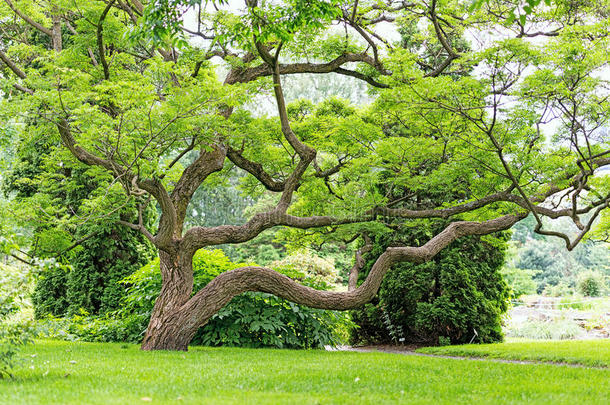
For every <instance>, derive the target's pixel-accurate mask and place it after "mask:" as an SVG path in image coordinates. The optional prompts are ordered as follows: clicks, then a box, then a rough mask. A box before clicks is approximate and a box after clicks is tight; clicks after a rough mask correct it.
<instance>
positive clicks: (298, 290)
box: [142, 214, 525, 350]
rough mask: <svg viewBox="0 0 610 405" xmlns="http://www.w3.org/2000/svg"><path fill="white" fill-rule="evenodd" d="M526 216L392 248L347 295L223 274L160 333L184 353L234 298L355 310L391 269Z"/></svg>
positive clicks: (262, 271) (262, 276) (279, 277)
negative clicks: (254, 295)
mask: <svg viewBox="0 0 610 405" xmlns="http://www.w3.org/2000/svg"><path fill="white" fill-rule="evenodd" d="M524 217H525V214H521V215H506V216H503V217H500V218H497V219H492V220H489V221H485V222H470V221H461V222H453V223H451V224H450V225H448V226H447V227H446V228H445V229H444V230H443V231H442V232H441V233H439V234H438V235H436V236H435V237H434V238H432V239H430V240H429V241H428V242H427V243H426V244H425V245H423V246H420V247H390V248H387V249H386V251H385V252H384V253H382V254H381V255H380V256H379V258H378V259H377V261H376V262H375V264H374V265H373V267H372V268H371V271H370V273H369V275H368V276H367V278H366V280H365V281H364V282H363V283H362V284H361V285H360V286H359V287H358V288H356V289H353V290H350V291H347V292H337V291H320V290H315V289H313V288H310V287H306V286H304V285H302V284H300V283H298V282H296V281H294V280H292V279H291V278H289V277H287V276H285V275H283V274H280V273H278V272H276V271H274V270H272V269H269V268H265V267H255V266H249V267H242V268H239V269H235V270H232V271H228V272H225V273H222V274H220V275H218V276H217V277H216V278H214V279H213V280H212V281H210V283H209V284H208V285H206V286H205V287H204V288H203V289H201V290H199V291H198V292H197V293H196V294H195V295H194V296H193V297H192V298H191V299H189V300H188V301H187V302H186V303H185V304H184V305H182V306H181V307H180V308H177V309H176V310H175V311H174V312H173V314H174V315H173V316H175V317H176V318H177V322H176V325H180V326H179V327H178V328H179V329H178V330H176V329H172V328H168V330H167V331H159V332H160V333H161V334H163V333H168V334H171V335H172V336H176V335H177V336H181V337H182V338H183V339H185V342H186V343H183V342H180V341H177V342H176V343H177V347H175V349H181V350H185V349H186V345H187V344H188V342H189V341H190V339H191V338H192V336H193V335H194V334H195V333H196V332H197V329H198V328H199V327H201V326H203V325H205V323H206V322H207V321H208V320H209V319H210V318H211V317H212V316H213V315H214V314H215V313H216V312H218V311H219V310H220V309H221V308H222V307H224V306H225V305H226V304H227V303H228V302H229V301H231V299H233V297H235V296H237V295H239V294H241V293H244V292H248V291H259V292H264V293H269V294H273V295H275V296H278V297H280V298H284V299H287V300H289V301H292V302H295V303H297V304H301V305H306V306H309V307H313V308H323V309H333V310H347V309H352V308H356V307H358V306H360V305H363V304H365V303H366V302H368V301H370V300H371V299H372V298H373V297H374V296H375V294H376V293H377V291H378V290H379V286H380V285H381V282H382V280H383V276H384V275H385V273H386V272H387V271H388V270H389V269H390V268H391V266H392V265H394V264H396V263H398V262H403V261H412V262H418V263H422V262H425V261H428V260H430V259H431V258H433V257H434V256H435V255H436V254H438V252H440V251H441V250H442V249H444V248H445V247H447V246H448V245H449V244H450V243H452V242H453V241H455V240H456V239H458V238H460V237H463V236H468V235H486V234H489V233H493V232H497V231H502V230H506V229H509V228H510V227H511V226H513V225H514V224H515V223H517V222H518V221H520V220H521V219H523V218H524ZM156 339H163V336H156ZM142 348H143V349H144V350H147V349H153V348H154V342H152V341H149V340H147V339H145V340H144V343H143V344H142Z"/></svg>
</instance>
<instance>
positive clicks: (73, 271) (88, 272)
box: [32, 225, 152, 318]
mask: <svg viewBox="0 0 610 405" xmlns="http://www.w3.org/2000/svg"><path fill="white" fill-rule="evenodd" d="M94 226H95V225H91V227H94ZM97 228H100V229H97ZM86 231H87V232H92V233H95V237H92V238H89V239H87V240H85V241H83V242H82V245H81V246H79V247H77V248H76V249H73V250H72V251H70V252H69V253H68V254H67V257H66V258H65V260H66V261H67V262H69V263H70V265H66V264H59V263H58V264H57V265H55V266H49V267H48V268H46V269H44V271H42V272H41V273H40V275H39V277H38V280H37V283H36V289H35V291H34V295H33V297H32V299H33V302H34V307H35V313H36V317H37V318H44V317H45V316H47V315H53V316H65V315H68V316H70V315H73V314H80V313H81V311H82V310H84V311H86V312H88V313H91V314H105V313H107V312H112V311H114V310H116V309H117V308H118V306H119V303H120V302H121V299H122V298H123V297H124V296H125V287H124V286H123V285H121V284H119V281H120V280H122V279H123V278H124V277H126V276H127V275H129V274H132V273H133V272H134V271H136V270H137V269H139V268H140V267H141V266H142V265H144V264H145V263H146V262H147V261H148V260H149V259H150V257H151V253H152V249H151V247H150V244H148V243H147V242H145V241H144V238H143V236H142V235H140V234H138V233H137V232H136V231H133V230H131V229H128V228H125V227H121V226H119V225H114V226H110V227H108V226H106V227H103V226H97V227H96V228H93V229H87V230H86ZM81 232H85V230H84V229H83V230H81Z"/></svg>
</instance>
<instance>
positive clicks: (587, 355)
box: [418, 339, 610, 367]
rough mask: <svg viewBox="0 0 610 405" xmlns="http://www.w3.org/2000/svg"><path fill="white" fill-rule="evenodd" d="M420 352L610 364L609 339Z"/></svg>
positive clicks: (536, 342) (524, 342)
mask: <svg viewBox="0 0 610 405" xmlns="http://www.w3.org/2000/svg"><path fill="white" fill-rule="evenodd" d="M418 352H420V353H427V354H441V355H448V356H468V357H492V358H497V359H509V360H540V361H551V362H558V363H572V364H584V365H589V366H602V367H610V339H600V340H559V341H521V342H509V343H500V344H489V345H462V346H442V347H425V348H423V349H419V350H418Z"/></svg>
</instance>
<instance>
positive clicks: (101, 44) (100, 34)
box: [96, 0, 115, 80]
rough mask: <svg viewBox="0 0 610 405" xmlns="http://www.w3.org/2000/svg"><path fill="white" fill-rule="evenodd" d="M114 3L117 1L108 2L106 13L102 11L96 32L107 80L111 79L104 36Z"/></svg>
mask: <svg viewBox="0 0 610 405" xmlns="http://www.w3.org/2000/svg"><path fill="white" fill-rule="evenodd" d="M114 1H115V0H110V1H109V2H108V4H107V5H106V8H104V11H102V14H101V15H100V19H99V21H98V23H97V31H96V36H97V48H98V52H99V54H100V62H101V63H102V67H103V68H104V79H105V80H108V79H109V78H110V70H109V67H108V61H107V60H106V50H105V48H104V35H103V31H104V20H105V19H106V16H107V15H108V12H109V11H110V9H111V8H112V5H113V4H114Z"/></svg>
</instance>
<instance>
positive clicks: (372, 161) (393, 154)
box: [0, 0, 610, 350]
mask: <svg viewBox="0 0 610 405" xmlns="http://www.w3.org/2000/svg"><path fill="white" fill-rule="evenodd" d="M4 3H5V4H6V5H7V7H5V8H3V9H2V14H3V15H4V16H7V17H8V16H12V18H13V21H15V22H16V23H15V25H14V26H13V27H11V30H10V31H7V32H8V35H7V34H3V35H4V36H6V39H4V38H3V49H2V53H0V59H2V60H3V63H4V65H5V66H6V70H7V71H8V72H10V73H11V76H10V78H9V79H8V80H7V81H6V83H5V85H6V88H7V90H8V89H9V88H10V87H12V88H13V89H14V90H10V91H11V92H12V93H11V94H13V96H12V97H11V98H10V103H7V102H5V103H3V104H2V107H1V108H0V110H1V111H2V113H3V114H5V115H8V114H11V113H13V114H12V115H15V116H18V117H20V121H21V122H22V123H23V124H24V125H25V130H26V131H36V132H39V133H46V134H49V136H52V137H54V138H55V139H56V140H61V142H62V144H63V145H64V147H65V149H64V151H69V152H70V154H71V155H72V158H71V159H74V160H78V161H80V162H81V163H84V164H86V165H89V166H91V167H92V168H94V169H92V170H98V171H100V172H103V173H106V176H108V179H109V180H108V181H107V182H106V183H105V186H106V187H105V190H106V191H104V192H102V190H100V191H99V192H98V193H97V195H106V196H107V197H105V198H101V199H100V200H99V201H98V202H97V204H95V208H96V209H101V210H102V211H103V212H110V211H112V208H113V207H116V206H117V205H120V204H122V203H124V201H125V200H128V201H130V202H132V203H133V204H135V206H137V207H138V208H139V213H138V215H137V219H136V218H133V220H132V222H130V221H128V220H126V219H124V218H120V219H117V222H118V223H120V224H123V225H125V226H128V227H130V228H132V229H135V230H138V231H141V232H142V233H143V234H144V235H145V236H146V237H147V238H148V239H149V240H150V242H151V243H152V244H154V245H155V246H156V248H157V249H158V250H159V258H160V272H161V274H162V278H163V285H162V288H161V291H160V295H159V297H158V298H157V300H156V303H155V307H154V309H153V312H152V316H151V320H150V324H149V327H148V330H147V333H146V336H145V338H144V341H143V345H142V347H143V348H144V349H180V350H185V349H186V348H187V346H188V343H189V342H190V340H191V339H192V338H193V336H194V335H195V333H196V332H197V330H198V329H199V327H200V326H202V325H204V324H205V323H206V322H207V321H208V320H209V319H210V318H211V317H212V316H213V315H214V314H215V313H216V312H217V311H218V310H220V309H221V308H222V307H223V306H224V305H226V304H227V303H228V302H229V301H230V300H231V299H232V298H233V297H234V296H236V295H238V294H240V293H242V292H246V291H260V292H265V293H270V294H274V295H277V296H279V297H282V298H285V299H288V300H290V301H293V302H297V303H300V304H303V305H308V306H312V307H317V308H329V309H338V310H344V309H350V308H354V307H357V306H360V305H362V304H364V303H366V302H368V301H369V300H370V299H372V298H373V297H374V296H375V294H376V292H377V290H378V288H379V286H380V284H381V282H382V279H383V276H384V274H385V273H386V272H387V271H388V269H389V268H390V267H391V266H392V265H393V264H396V263H398V262H404V261H409V262H426V261H429V260H431V259H432V258H433V257H434V256H435V255H437V254H438V253H439V252H440V251H441V250H443V249H444V248H446V247H447V246H449V245H450V244H451V243H452V242H454V241H455V240H456V239H458V238H461V237H465V236H482V235H487V234H490V233H494V232H498V231H502V230H505V229H508V228H510V227H511V226H512V225H514V224H515V223H516V222H518V221H519V220H521V219H523V218H525V217H526V216H527V214H528V213H531V214H532V215H533V216H534V218H535V219H536V223H537V225H536V227H535V231H536V232H537V233H542V234H547V235H553V236H557V237H559V238H562V239H563V241H564V243H565V246H566V248H567V249H573V248H574V247H575V246H576V245H577V244H578V242H580V240H581V239H582V238H583V237H584V236H585V235H586V234H587V233H588V231H589V230H590V229H591V228H592V226H593V224H594V221H595V220H596V219H597V217H598V216H599V214H600V213H601V212H602V210H603V209H605V208H607V206H608V202H609V200H610V196H609V195H608V190H607V189H606V188H607V186H606V183H605V182H604V181H603V180H601V179H599V178H597V177H595V176H594V173H595V170H596V169H597V168H598V167H601V166H604V165H606V164H608V163H610V157H609V156H608V153H609V149H608V139H607V138H604V136H603V133H601V132H600V131H598V129H599V128H600V127H602V126H603V125H605V124H606V121H607V119H608V118H607V117H608V114H607V110H608V101H607V97H606V96H605V87H604V86H605V81H604V80H603V79H601V78H600V76H599V75H598V74H597V72H599V71H600V70H603V69H604V68H605V66H606V65H607V59H606V58H604V57H603V56H604V55H605V52H606V50H607V48H608V46H607V45H608V44H607V41H608V35H607V29H606V28H605V27H606V25H604V24H596V23H594V21H604V20H605V19H606V18H607V15H608V14H607V13H606V8H603V9H601V10H600V9H598V8H596V7H590V6H587V5H584V6H582V7H578V8H577V9H576V10H574V9H572V8H570V9H569V10H566V8H565V7H563V6H557V7H556V8H555V9H553V12H554V13H550V14H549V13H548V12H547V11H546V9H545V10H542V11H540V13H539V14H535V13H532V23H531V26H530V25H528V26H526V27H524V26H523V24H524V23H523V21H521V20H519V21H518V22H517V21H515V20H514V19H511V18H510V10H512V8H510V4H511V2H493V3H489V4H490V5H489V8H491V10H488V9H486V10H480V11H476V12H470V11H469V10H468V5H466V4H464V3H463V2H437V1H435V0H433V1H431V2H429V3H427V2H413V3H402V2H401V3H393V2H390V3H383V4H377V3H375V4H364V3H363V4H360V3H358V4H346V5H344V4H342V3H339V2H335V1H322V0H315V1H314V0H307V1H301V0H297V1H290V2H285V3H284V2H282V3H275V2H274V3H267V2H256V1H248V2H246V4H245V8H243V9H240V10H234V9H232V8H230V7H227V6H223V5H222V4H210V3H200V2H191V1H188V2H181V1H177V0H171V1H167V2H150V3H146V2H145V3H144V4H142V3H141V2H139V1H137V2H136V1H129V2H124V1H113V0H111V1H109V2H107V3H102V2H100V3H98V2H77V3H76V4H75V3H73V2H65V3H64V2H62V1H57V2H55V1H49V2H48V4H47V2H45V6H46V7H40V6H39V5H38V4H28V6H29V7H28V9H27V12H24V11H23V10H24V9H23V6H24V4H22V3H21V2H19V3H17V2H12V1H10V0H4ZM186 4H188V5H194V7H195V12H196V13H198V14H200V18H198V19H197V21H201V23H198V26H197V27H196V29H195V30H192V29H187V30H183V27H181V26H180V16H181V9H180V7H181V6H183V5H186ZM202 4H203V6H202ZM206 4H207V5H209V7H207V8H206V7H205V5H206ZM212 6H216V7H212ZM604 7H605V6H604ZM536 12H538V10H536ZM575 13H576V14H577V17H578V18H574V17H575ZM403 15H406V16H408V17H410V18H417V19H418V20H419V22H420V23H421V25H422V26H425V30H422V31H423V32H425V35H426V38H427V40H429V41H432V42H436V43H438V44H440V46H441V47H442V49H443V50H444V51H443V55H446V57H445V58H444V59H443V60H442V61H441V62H440V63H439V64H438V66H437V68H436V69H433V70H431V71H429V72H426V73H423V72H422V70H421V64H426V63H427V61H426V60H421V59H420V58H419V56H418V55H415V54H413V53H411V52H409V51H408V50H400V49H396V48H395V47H394V46H393V45H392V44H391V43H390V41H388V40H384V39H383V36H382V34H381V33H380V32H378V31H376V29H377V26H378V24H379V23H380V22H382V21H394V20H395V18H396V16H403ZM140 17H142V18H140ZM541 22H544V23H548V24H542V25H545V26H544V27H543V26H541ZM333 24H334V25H337V26H340V27H341V28H343V29H344V30H345V31H346V32H347V35H343V38H346V39H345V40H343V41H337V40H336V36H335V35H332V32H331V31H330V27H331V26H332V25H333ZM519 24H521V25H519ZM418 26H419V23H418ZM549 26H551V27H550V28H549ZM70 27H72V29H70ZM507 27H508V29H507ZM64 28H65V29H64ZM512 29H518V31H517V32H518V33H517V34H516V35H513V34H512V31H511V30H512ZM32 30H36V31H38V32H37V35H44V36H46V38H47V39H48V40H49V45H48V46H46V47H45V46H39V45H33V44H32V43H31V42H30V41H29V39H28V37H27V35H26V36H24V35H22V34H23V32H31V31H32ZM466 30H468V31H469V32H472V33H473V35H477V34H481V35H482V33H483V32H489V30H496V31H497V32H500V33H502V32H503V34H502V35H498V37H497V38H495V40H493V41H477V42H476V43H477V47H476V48H474V47H473V48H472V50H471V51H465V52H463V53H460V52H459V51H457V50H456V48H454V47H453V46H452V44H451V42H450V40H449V39H450V38H455V37H459V36H460V35H461V34H462V33H463V32H465V31H466ZM189 31H190V32H189ZM538 31H540V32H539V33H538ZM133 32H135V35H131V36H130V35H129V33H133ZM138 33H140V34H138ZM180 33H185V34H184V35H187V34H188V35H193V36H195V37H198V38H200V39H201V40H202V41H203V45H202V46H192V45H189V44H188V43H187V42H186V41H181V40H180V37H179V36H176V35H174V34H178V35H181V34H180ZM151 36H152V38H153V41H154V42H150V41H148V42H147V40H148V38H150V37H151ZM531 36H544V37H548V39H547V41H543V44H541V45H540V44H535V43H533V42H531V41H529V38H530V37H531ZM64 37H65V38H64ZM481 38H482V37H481ZM206 41H207V42H206ZM472 42H473V44H474V43H475V41H472ZM178 46H180V47H181V48H177V47H178ZM438 49H440V48H438ZM212 58H220V60H222V61H223V62H221V63H223V64H225V66H227V67H228V69H229V73H228V74H227V76H226V77H225V78H224V80H223V81H222V82H221V81H220V80H219V79H218V78H217V77H216V75H215V69H214V65H213V63H212V62H211V59H212ZM216 60H218V59H216ZM475 67H476V68H477V70H478V71H479V72H480V73H479V74H478V75H476V76H475V77H470V76H463V77H459V78H457V79H455V78H453V77H449V76H448V75H442V74H441V73H443V72H455V73H459V72H461V71H469V70H471V69H473V68H475ZM299 73H316V74H325V73H335V74H341V75H346V76H350V77H355V78H357V79H360V80H363V81H365V82H367V83H368V84H369V85H370V86H372V87H375V88H377V89H379V91H378V94H377V99H376V102H375V104H374V105H372V106H371V107H370V110H369V111H365V112H358V113H357V114H345V116H343V117H341V118H339V119H337V118H335V119H334V120H328V119H326V120H325V119H320V117H311V118H308V119H306V120H304V121H302V122H299V121H295V120H291V118H290V116H289V114H288V111H287V107H286V101H285V97H284V92H283V87H282V84H283V80H282V77H283V76H285V75H291V74H299ZM269 79H270V80H269ZM264 89H270V90H271V92H272V94H273V96H274V98H275V101H276V106H277V116H276V117H271V118H267V117H255V116H253V115H251V114H250V113H249V112H248V111H247V109H245V108H244V107H243V106H244V105H245V104H246V101H247V100H248V99H249V98H250V97H251V95H252V94H257V93H260V91H263V90H264ZM15 92H19V93H15ZM347 110H349V109H347ZM397 114H398V115H399V116H400V118H401V119H402V120H403V122H405V123H406V126H408V127H411V128H412V129H413V130H414V133H416V134H425V135H422V136H415V137H412V138H404V137H399V136H392V135H391V134H390V135H388V134H387V133H385V132H384V131H383V130H382V128H383V126H384V124H385V123H388V122H391V123H393V122H395V121H396V117H394V116H392V115H397ZM26 117H32V118H34V117H36V119H27V118H26ZM552 119H556V120H557V130H556V131H555V132H556V133H555V138H554V139H552V140H553V141H554V142H547V139H546V137H545V135H544V133H543V132H542V131H541V130H540V125H541V124H542V123H543V122H547V121H549V120H552ZM441 123H442V126H440V125H439V124H441ZM432 129H434V132H435V133H436V134H437V135H436V137H428V136H427V134H428V133H429V132H430V131H431V130H432ZM190 155H194V159H193V160H191V161H187V160H186V157H187V156H190ZM443 157H446V159H443ZM183 158H184V160H183ZM428 160H434V161H441V162H443V163H442V164H441V165H438V166H434V167H432V168H431V169H430V170H429V171H422V172H421V173H417V174H415V175H414V174H413V173H411V171H410V170H409V168H410V167H419V166H421V165H422V164H423V163H424V162H425V161H428ZM228 161H230V162H231V163H232V164H234V165H235V166H237V167H239V168H240V169H241V170H243V171H245V172H247V173H248V179H249V181H250V184H244V185H243V187H245V188H246V189H247V187H249V186H250V187H256V188H259V189H261V188H265V189H267V190H268V191H270V192H273V193H275V195H276V197H275V201H274V203H275V204H274V205H272V206H271V207H270V208H269V209H268V210H267V211H265V212H262V213H257V214H255V215H254V216H253V217H252V218H250V219H249V220H248V221H247V222H246V223H244V224H241V225H235V224H231V225H220V226H195V227H191V228H188V229H185V227H184V225H185V218H186V211H187V208H188V205H189V203H190V201H191V200H192V197H193V195H194V193H195V192H196V190H197V189H198V188H199V187H200V186H201V185H202V184H203V183H205V182H206V181H208V180H211V179H212V178H213V177H210V176H212V174H213V173H217V172H220V171H221V170H223V168H224V167H225V164H227V162H228ZM382 172H391V173H394V175H393V179H392V180H391V182H392V183H393V184H395V185H396V187H405V188H408V189H411V190H451V196H459V197H455V198H453V199H451V201H447V202H445V203H443V204H442V205H441V206H437V207H434V208H432V209H422V210H418V209H405V208H393V207H392V203H393V201H391V200H390V198H389V196H385V195H383V194H381V193H379V189H378V185H379V184H380V181H381V179H380V173H382ZM460 179H462V181H460ZM386 181H388V180H386ZM561 196H564V197H563V199H562V198H561ZM121 199H122V200H123V201H122V202H121V203H119V200H121ZM153 201H154V203H155V204H157V206H158V209H159V210H160V211H161V215H160V219H159V222H158V226H157V227H156V231H151V230H150V229H149V227H147V224H146V223H145V221H144V220H143V217H144V215H143V213H144V212H145V210H146V208H147V207H148V206H149V205H150V204H151V203H152V202H153ZM585 214H590V215H589V216H588V217H584V216H583V215H585ZM545 216H546V217H551V218H556V217H566V218H569V219H570V220H571V221H572V223H573V224H574V226H575V227H576V228H577V229H578V231H577V236H576V237H572V238H571V237H570V236H569V235H567V234H565V233H562V232H557V231H549V230H547V229H546V228H545V227H544V223H543V221H542V218H543V217H545ZM383 217H395V218H400V219H402V220H403V221H406V222H408V221H414V220H418V219H422V218H445V219H446V218H450V217H452V219H455V221H453V222H451V223H449V225H447V226H446V227H445V228H444V229H442V230H441V231H440V232H438V233H436V234H435V235H431V237H430V239H429V240H428V241H426V242H425V243H423V244H421V245H419V246H396V247H389V248H387V249H386V250H385V251H384V252H383V253H381V254H380V255H379V257H378V258H377V260H376V262H375V264H374V265H373V266H372V268H371V270H370V272H369V275H368V277H367V279H366V280H365V281H364V282H363V283H362V284H361V285H360V286H359V287H357V288H354V289H352V290H350V291H347V292H337V291H319V290H315V289H312V288H310V287H306V286H303V285H302V284H299V283H298V282H296V281H295V280H292V279H291V278H289V277H287V276H285V275H282V274H279V273H278V272H275V271H273V270H272V269H269V268H264V267H257V266H246V267H242V268H239V269H235V270H233V271H229V272H224V273H221V274H220V275H218V276H217V277H216V278H215V279H214V280H212V281H211V282H210V283H208V284H207V285H206V286H205V287H203V288H202V289H201V290H199V291H198V292H194V291H193V269H192V259H193V256H194V255H195V253H196V252H197V251H198V250H199V249H201V248H203V247H209V246H217V245H221V244H239V243H243V242H246V241H248V240H251V239H253V238H254V237H256V236H257V235H259V234H260V233H261V232H263V231H264V230H267V229H270V228H273V227H278V226H285V227H292V228H297V229H302V230H305V229H308V230H317V231H318V232H323V233H333V232H335V233H336V235H335V236H336V237H338V236H345V238H344V239H345V240H348V241H349V240H353V239H354V237H357V235H359V234H360V233H361V232H362V230H363V229H366V228H371V227H383V226H384V223H383V220H382V219H383ZM350 234H351V236H350ZM357 268H358V266H355V269H356V270H357Z"/></svg>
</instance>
